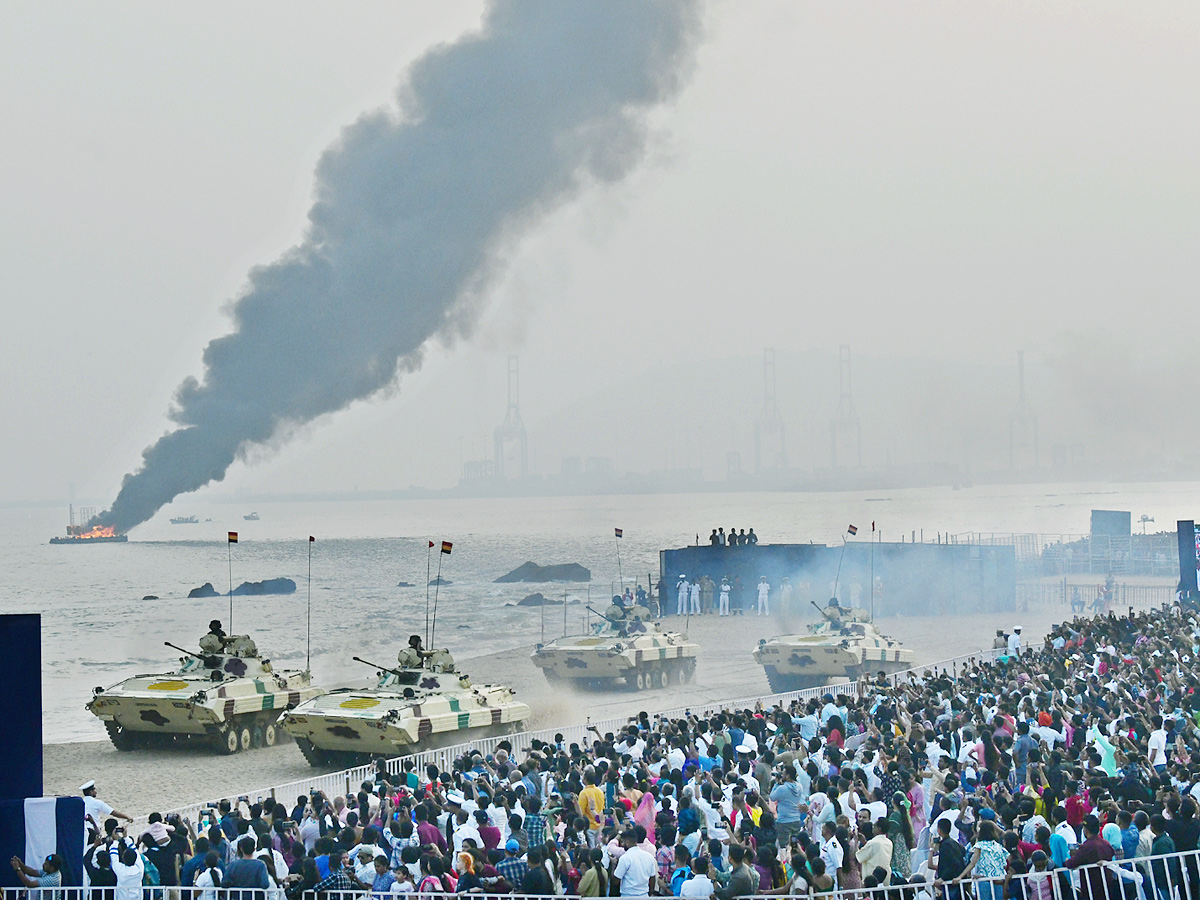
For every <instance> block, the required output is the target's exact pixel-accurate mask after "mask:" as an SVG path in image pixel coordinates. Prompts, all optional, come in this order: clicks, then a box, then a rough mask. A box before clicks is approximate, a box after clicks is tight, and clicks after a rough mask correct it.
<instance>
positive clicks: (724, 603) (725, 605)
mask: <svg viewBox="0 0 1200 900" xmlns="http://www.w3.org/2000/svg"><path fill="white" fill-rule="evenodd" d="M718 615H722V616H727V615H729V579H728V578H722V579H721V600H720V612H719V613H718Z"/></svg>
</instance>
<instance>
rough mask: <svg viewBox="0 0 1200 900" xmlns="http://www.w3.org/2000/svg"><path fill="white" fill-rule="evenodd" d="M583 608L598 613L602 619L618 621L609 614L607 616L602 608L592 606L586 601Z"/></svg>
mask: <svg viewBox="0 0 1200 900" xmlns="http://www.w3.org/2000/svg"><path fill="white" fill-rule="evenodd" d="M583 608H584V609H586V610H588V611H589V612H594V613H595V614H596V615H598V616H599V617H600V618H602V619H608V621H610V622H614V621H616V620H615V619H610V618H609V617H608V616H606V615H605V614H604V613H602V612H600V610H598V609H596V607H594V606H592V605H591V604H590V603H585V604H584V606H583Z"/></svg>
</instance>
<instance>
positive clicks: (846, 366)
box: [829, 344, 862, 469]
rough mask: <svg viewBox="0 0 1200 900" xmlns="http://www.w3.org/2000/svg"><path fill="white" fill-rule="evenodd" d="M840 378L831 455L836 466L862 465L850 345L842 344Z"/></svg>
mask: <svg viewBox="0 0 1200 900" xmlns="http://www.w3.org/2000/svg"><path fill="white" fill-rule="evenodd" d="M838 380H839V382H840V385H841V389H840V393H839V396H838V406H837V412H836V413H834V416H833V419H832V420H831V421H830V423H829V457H830V464H831V466H832V467H833V468H835V469H848V468H856V469H857V468H862V426H861V425H860V424H859V421H858V412H857V411H856V410H855V409H854V398H853V397H852V396H851V395H850V348H849V347H848V346H846V345H845V344H843V345H842V346H841V347H839V348H838Z"/></svg>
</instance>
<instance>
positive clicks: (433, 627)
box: [427, 541, 454, 650]
mask: <svg viewBox="0 0 1200 900" xmlns="http://www.w3.org/2000/svg"><path fill="white" fill-rule="evenodd" d="M453 549H454V545H453V544H452V543H450V542H449V541H442V552H441V553H439V554H438V573H437V580H436V581H434V583H433V618H432V619H430V620H429V647H428V648H427V649H429V650H432V649H433V639H434V636H435V635H436V634H437V604H438V589H439V588H441V586H442V557H443V556H449V555H450V551H451V550H453Z"/></svg>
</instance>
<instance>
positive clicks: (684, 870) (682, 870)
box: [671, 866, 692, 897]
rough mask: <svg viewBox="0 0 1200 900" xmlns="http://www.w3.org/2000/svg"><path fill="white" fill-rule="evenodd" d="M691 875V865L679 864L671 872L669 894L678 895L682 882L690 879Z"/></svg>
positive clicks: (681, 888)
mask: <svg viewBox="0 0 1200 900" xmlns="http://www.w3.org/2000/svg"><path fill="white" fill-rule="evenodd" d="M691 877H692V867H691V866H680V867H679V868H678V869H676V870H675V871H674V872H673V873H671V894H672V895H673V896H676V897H678V896H679V892H680V891H681V890H683V883H684V882H685V881H689V880H691Z"/></svg>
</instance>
